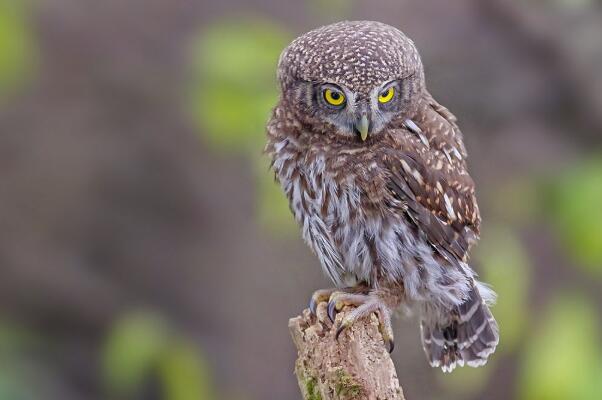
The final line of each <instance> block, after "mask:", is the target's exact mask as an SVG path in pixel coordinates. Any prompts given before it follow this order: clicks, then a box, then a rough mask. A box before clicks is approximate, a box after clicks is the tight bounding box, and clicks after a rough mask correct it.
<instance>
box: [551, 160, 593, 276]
mask: <svg viewBox="0 0 602 400" xmlns="http://www.w3.org/2000/svg"><path fill="white" fill-rule="evenodd" d="M543 194H544V197H543V200H544V205H545V206H546V210H547V212H546V215H548V216H549V218H550V219H551V220H552V222H553V224H554V226H555V228H556V232H557V234H558V236H559V238H560V239H561V241H562V243H563V244H564V245H565V247H566V249H567V251H568V253H569V255H570V256H571V257H572V258H573V259H574V260H575V261H576V262H577V265H579V266H581V267H583V268H584V269H585V270H587V271H589V272H593V273H594V274H596V275H598V276H602V156H599V157H596V158H592V159H591V160H589V161H586V162H584V163H582V164H579V165H576V166H574V167H573V168H570V169H569V170H567V171H566V172H565V173H564V174H561V175H560V176H556V177H554V178H553V179H552V180H550V182H549V183H548V184H547V185H546V187H545V190H544V191H543Z"/></svg>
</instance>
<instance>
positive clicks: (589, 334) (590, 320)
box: [519, 296, 602, 400]
mask: <svg viewBox="0 0 602 400" xmlns="http://www.w3.org/2000/svg"><path fill="white" fill-rule="evenodd" d="M598 318H599V315H598V313H597V311H596V309H595V307H594V306H593V305H592V304H590V303H589V302H588V301H587V300H585V299H583V298H581V297H579V296H564V297H562V298H560V299H558V300H557V301H555V302H554V303H553V304H552V305H551V306H550V307H549V309H548V311H547V313H546V316H545V318H543V321H542V323H541V325H540V326H538V328H537V329H536V330H535V331H534V332H532V336H531V338H530V339H529V342H528V344H527V346H526V347H525V349H526V353H525V357H524V360H523V365H522V374H521V375H520V382H519V391H520V398H521V399H525V400H532V399H537V400H561V399H562V400H564V399H575V400H590V399H591V400H594V399H599V398H600V393H601V392H600V388H601V386H602V385H600V378H601V377H602V375H600V371H602V358H601V356H602V353H601V349H600V340H601V339H602V338H601V337H600V331H599V325H598V324H599V319H598Z"/></svg>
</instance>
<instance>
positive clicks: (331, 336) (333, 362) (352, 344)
mask: <svg viewBox="0 0 602 400" xmlns="http://www.w3.org/2000/svg"><path fill="white" fill-rule="evenodd" d="M348 311H349V310H346V309H344V310H343V311H342V312H341V313H339V314H338V315H337V322H338V321H340V319H342V318H343V317H344V315H345V313H347V312H348ZM317 314H318V315H317V317H316V316H313V315H311V313H310V311H309V310H308V309H306V310H304V311H303V313H302V314H301V315H300V316H298V317H295V318H291V319H290V320H289V323H288V326H289V329H290V332H291V335H292V337H293V342H294V343H295V346H296V347H297V351H298V357H297V361H296V363H295V374H296V375H297V379H298V381H299V387H300V389H301V393H302V395H303V399H305V400H351V399H368V400H404V396H403V391H402V388H401V386H400V385H399V381H398V379H397V373H396V372H395V366H394V365H393V361H392V360H391V357H390V356H389V353H388V352H387V350H386V346H385V345H384V342H383V338H382V335H381V333H380V331H379V329H378V319H377V317H376V316H375V315H374V314H372V315H371V316H370V318H364V319H362V320H360V321H357V322H356V323H355V324H354V325H353V326H352V327H350V328H349V329H346V330H345V331H343V332H342V333H341V335H340V336H339V339H338V340H336V339H335V332H336V329H334V328H333V324H332V322H330V319H329V318H328V315H327V313H326V304H325V303H321V304H319V306H318V310H317Z"/></svg>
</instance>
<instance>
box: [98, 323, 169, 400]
mask: <svg viewBox="0 0 602 400" xmlns="http://www.w3.org/2000/svg"><path fill="white" fill-rule="evenodd" d="M166 341H167V332H166V327H165V326H164V325H163V323H162V322H161V321H159V320H158V319H157V318H156V317H155V316H153V315H149V314H134V315H129V316H126V317H125V318H124V319H122V320H120V321H118V322H117V323H116V324H115V326H114V327H113V329H112V331H111V333H110V335H109V337H108V340H107V343H106V347H105V351H104V360H103V361H104V371H105V376H106V381H107V384H108V386H109V389H110V390H111V391H115V392H117V393H128V392H132V391H134V390H135V389H136V388H137V387H139V386H140V385H141V384H142V382H143V380H144V378H145V377H146V376H147V375H148V374H149V373H150V372H151V370H152V369H153V368H154V365H156V363H157V362H158V360H159V358H160V357H161V354H162V352H163V349H164V346H165V344H166Z"/></svg>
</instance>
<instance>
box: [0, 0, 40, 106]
mask: <svg viewBox="0 0 602 400" xmlns="http://www.w3.org/2000/svg"><path fill="white" fill-rule="evenodd" d="M34 57H35V46H34V39H33V35H32V32H31V31H30V27H29V26H28V21H27V18H26V10H25V5H24V2H23V1H21V0H0V96H2V97H4V96H5V95H7V94H10V93H11V92H13V91H14V90H15V89H16V88H18V87H19V86H20V85H21V84H23V83H24V82H25V81H27V79H28V78H29V77H30V75H31V73H32V70H33V66H34Z"/></svg>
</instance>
